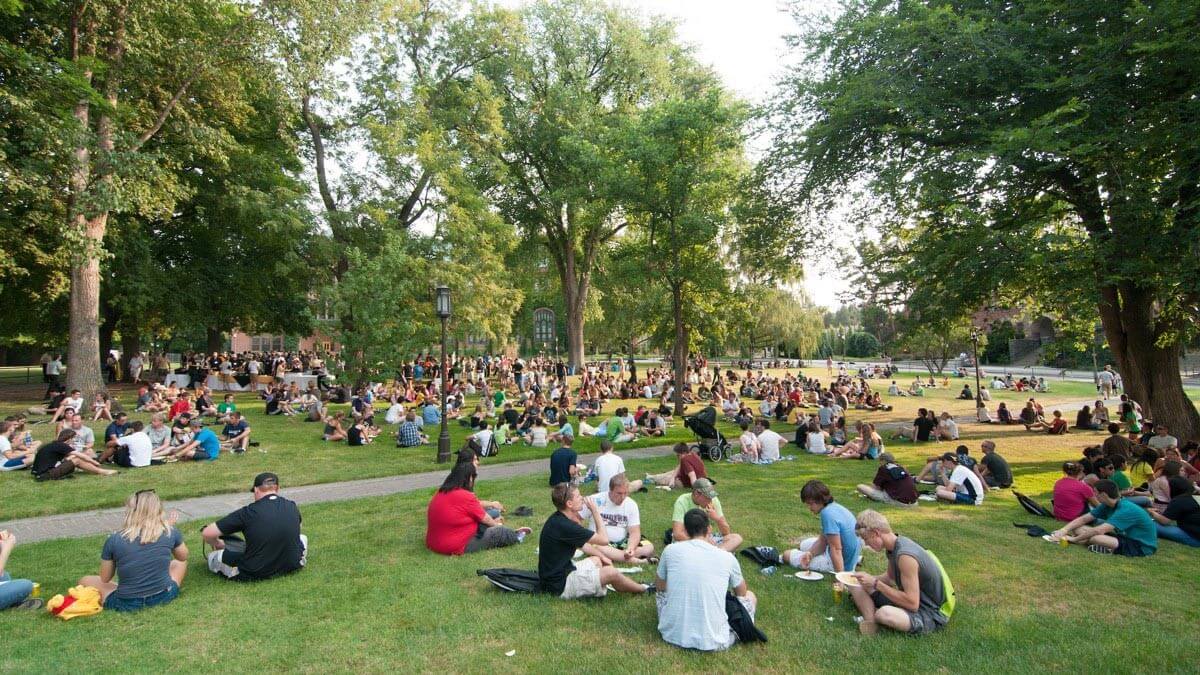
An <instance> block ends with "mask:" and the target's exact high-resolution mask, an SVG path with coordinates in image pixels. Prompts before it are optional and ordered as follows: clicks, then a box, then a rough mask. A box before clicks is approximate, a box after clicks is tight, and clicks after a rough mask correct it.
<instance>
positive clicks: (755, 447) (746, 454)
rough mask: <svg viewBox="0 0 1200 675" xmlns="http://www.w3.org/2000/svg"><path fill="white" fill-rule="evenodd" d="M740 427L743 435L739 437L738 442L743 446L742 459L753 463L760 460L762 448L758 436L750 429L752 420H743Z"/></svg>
mask: <svg viewBox="0 0 1200 675" xmlns="http://www.w3.org/2000/svg"><path fill="white" fill-rule="evenodd" d="M738 427H740V428H741V430H742V435H741V436H739V437H738V443H739V444H740V445H741V447H742V461H743V462H750V463H751V464H753V463H755V462H757V461H758V452H759V450H760V449H761V446H760V445H759V441H758V436H757V435H756V434H755V433H754V432H753V431H750V422H748V421H745V420H743V421H742V423H741V424H739V425H738Z"/></svg>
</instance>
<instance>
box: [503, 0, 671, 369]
mask: <svg viewBox="0 0 1200 675" xmlns="http://www.w3.org/2000/svg"><path fill="white" fill-rule="evenodd" d="M520 19H521V26H520V30H519V31H514V34H513V35H512V36H511V39H513V40H514V41H515V42H516V47H515V48H514V49H513V50H512V51H511V52H510V53H508V54H506V55H505V56H504V58H497V59H494V60H490V61H488V62H486V63H484V64H481V65H480V69H481V70H482V71H483V72H485V73H486V74H487V76H488V79H489V80H490V81H491V82H492V84H493V86H494V87H495V90H496V93H497V94H498V95H499V96H500V98H501V106H500V113H501V120H502V123H503V127H504V135H503V141H502V143H501V145H500V147H499V149H498V151H497V152H496V154H495V155H494V158H495V159H496V160H498V161H499V162H501V163H502V164H503V167H504V170H503V171H502V172H501V173H500V174H499V176H498V178H499V180H498V181H497V180H494V179H493V178H492V177H490V176H489V177H488V178H487V182H486V183H485V184H483V185H481V186H480V189H481V190H486V191H487V193H488V194H489V196H490V197H491V198H492V199H493V200H494V202H495V204H496V207H497V208H498V210H499V212H500V213H501V214H502V215H503V217H504V218H505V219H506V220H507V221H508V222H510V223H513V224H515V225H517V226H518V227H520V228H521V229H522V231H523V232H524V233H525V235H526V236H528V237H530V238H532V239H534V240H535V241H537V242H539V243H540V244H542V245H543V246H545V248H546V250H547V252H548V253H549V255H550V259H551V261H552V262H553V264H554V268H555V271H556V272H557V273H558V277H559V280H560V283H561V286H562V292H563V301H564V305H565V308H566V324H567V356H568V359H569V361H570V363H571V364H572V365H574V366H577V367H578V366H581V365H582V363H583V358H584V333H583V329H584V312H585V308H586V307H587V304H588V294H589V292H590V291H591V287H592V279H593V275H594V274H595V271H596V264H597V261H598V260H599V257H600V256H601V254H602V253H603V251H604V249H605V248H606V247H607V246H608V245H609V244H610V243H611V242H613V240H614V239H615V238H616V237H617V236H618V235H620V234H621V233H622V232H623V231H624V230H625V229H626V228H627V227H628V226H629V220H628V219H627V217H626V215H625V213H624V211H623V209H622V208H621V205H620V203H619V201H618V199H617V198H616V194H617V193H619V192H620V190H621V189H622V188H621V186H620V182H621V181H622V180H624V179H625V178H626V172H625V170H624V168H623V167H621V166H620V165H619V163H618V159H617V158H618V155H619V153H618V150H619V149H620V147H619V146H618V145H614V141H615V140H616V138H617V136H618V135H619V132H620V130H622V129H626V130H628V129H630V128H631V126H630V120H631V119H632V117H633V116H635V115H636V114H637V112H638V111H639V109H643V108H645V107H646V106H647V105H648V104H649V103H650V102H653V101H654V100H656V99H660V98H661V97H662V93H663V92H668V91H670V90H671V89H672V87H673V86H674V85H673V82H672V77H673V76H674V75H675V72H674V71H673V62H674V60H675V59H676V58H677V57H679V56H680V49H679V48H678V47H677V46H676V44H675V35H674V30H673V28H672V27H671V26H670V25H668V24H666V23H664V22H661V21H657V20H655V21H650V22H642V21H641V20H639V19H638V18H637V17H636V15H634V14H633V13H631V12H628V11H625V10H621V9H618V8H616V7H613V6H607V5H602V4H600V3H599V2H598V1H596V0H570V1H565V2H556V3H549V2H537V3H533V4H530V5H528V6H526V7H525V8H524V9H523V10H522V11H521V14H520Z"/></svg>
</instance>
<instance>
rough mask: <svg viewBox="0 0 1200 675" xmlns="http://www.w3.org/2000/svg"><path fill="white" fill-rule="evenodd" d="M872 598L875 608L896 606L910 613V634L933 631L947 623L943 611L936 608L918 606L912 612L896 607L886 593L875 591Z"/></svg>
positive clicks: (901, 609) (900, 608)
mask: <svg viewBox="0 0 1200 675" xmlns="http://www.w3.org/2000/svg"><path fill="white" fill-rule="evenodd" d="M871 600H873V601H874V602H875V609H879V608H880V607H895V608H896V609H899V610H900V611H902V612H904V613H905V614H907V615H908V634H909V635H924V634H926V633H932V632H933V631H935V630H937V629H939V628H941V627H942V626H944V625H945V624H946V617H945V616H943V615H942V613H941V612H939V611H936V610H930V609H926V608H924V607H921V608H918V609H917V611H915V612H910V611H908V610H907V609H904V608H902V607H896V605H895V603H893V602H892V601H891V600H889V599H888V598H887V596H886V595H884V594H883V593H880V592H879V591H875V592H874V593H872V594H871Z"/></svg>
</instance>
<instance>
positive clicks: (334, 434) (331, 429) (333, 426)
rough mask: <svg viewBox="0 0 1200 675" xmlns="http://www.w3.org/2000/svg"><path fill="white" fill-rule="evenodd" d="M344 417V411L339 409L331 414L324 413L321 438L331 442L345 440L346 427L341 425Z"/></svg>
mask: <svg viewBox="0 0 1200 675" xmlns="http://www.w3.org/2000/svg"><path fill="white" fill-rule="evenodd" d="M345 419H346V413H345V412H343V411H340V410H339V411H338V412H335V413H333V414H332V415H326V416H325V429H324V430H322V432H321V438H322V439H323V440H326V441H329V442H332V443H337V442H338V441H344V440H346V429H345V428H344V427H343V426H342V424H343V422H344V420H345Z"/></svg>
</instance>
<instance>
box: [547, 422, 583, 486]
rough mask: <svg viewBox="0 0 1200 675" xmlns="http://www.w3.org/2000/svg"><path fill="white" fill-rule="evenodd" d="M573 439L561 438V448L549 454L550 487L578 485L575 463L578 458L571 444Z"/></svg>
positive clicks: (568, 436)
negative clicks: (561, 484) (560, 484)
mask: <svg viewBox="0 0 1200 675" xmlns="http://www.w3.org/2000/svg"><path fill="white" fill-rule="evenodd" d="M574 442H575V439H574V438H573V437H572V436H570V435H569V434H568V435H564V436H563V437H562V447H561V448H559V449H557V450H555V451H554V452H552V453H550V486H551V487H554V486H555V485H558V484H559V483H572V484H575V485H578V484H579V473H578V472H579V467H578V466H577V465H576V464H575V461H576V460H577V459H578V458H579V456H578V455H576V454H575V450H574V449H572V448H571V444H572V443H574Z"/></svg>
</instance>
